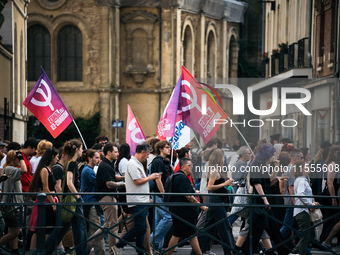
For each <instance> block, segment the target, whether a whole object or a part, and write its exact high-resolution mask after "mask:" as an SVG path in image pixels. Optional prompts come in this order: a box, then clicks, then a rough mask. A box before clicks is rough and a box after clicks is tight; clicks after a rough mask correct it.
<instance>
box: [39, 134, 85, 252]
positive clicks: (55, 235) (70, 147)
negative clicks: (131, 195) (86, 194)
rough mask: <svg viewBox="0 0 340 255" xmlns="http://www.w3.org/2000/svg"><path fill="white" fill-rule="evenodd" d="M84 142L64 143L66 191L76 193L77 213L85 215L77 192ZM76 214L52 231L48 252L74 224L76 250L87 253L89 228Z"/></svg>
mask: <svg viewBox="0 0 340 255" xmlns="http://www.w3.org/2000/svg"><path fill="white" fill-rule="evenodd" d="M82 153H83V144H82V143H81V142H80V141H79V140H77V139H73V140H70V141H67V142H65V144H64V150H63V154H64V158H65V165H64V169H65V172H66V171H67V173H66V174H65V176H64V178H66V181H65V182H66V184H65V187H64V193H75V195H74V196H75V198H76V199H77V201H76V202H77V205H76V211H75V213H76V214H80V215H81V216H83V215H84V214H83V206H82V205H81V203H83V200H82V198H81V196H80V195H79V194H77V193H79V191H80V173H79V169H78V165H77V162H76V161H77V160H78V159H79V158H80V157H81V156H82ZM81 216H78V215H74V216H73V218H72V219H71V222H68V223H65V222H63V223H62V228H61V229H59V228H56V229H54V230H53V231H52V233H51V234H50V236H49V237H48V239H47V240H46V253H47V254H50V253H52V252H53V251H54V249H55V247H57V245H58V244H59V243H60V241H61V240H62V238H63V236H64V235H65V234H66V233H67V231H68V230H69V228H70V227H71V225H72V232H73V238H74V244H75V250H76V253H77V254H87V242H86V240H87V234H86V233H87V229H86V221H85V220H84V218H83V217H81Z"/></svg>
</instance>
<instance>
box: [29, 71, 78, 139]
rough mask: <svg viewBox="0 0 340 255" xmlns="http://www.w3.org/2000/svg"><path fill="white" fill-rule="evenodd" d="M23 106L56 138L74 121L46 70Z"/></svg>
mask: <svg viewBox="0 0 340 255" xmlns="http://www.w3.org/2000/svg"><path fill="white" fill-rule="evenodd" d="M23 105H25V106H26V107H27V109H28V110H30V111H31V112H32V114H33V115H34V116H35V117H36V118H37V119H38V120H39V121H40V122H41V123H42V124H43V125H44V126H45V128H46V129H47V130H48V132H50V133H51V135H52V136H53V138H56V137H57V136H58V135H59V134H60V133H61V132H63V131H64V130H65V128H67V127H68V125H70V123H71V122H72V120H73V117H72V115H71V113H70V112H69V111H68V109H67V107H66V106H65V104H64V102H63V100H61V98H60V96H59V94H58V92H57V91H56V89H55V88H54V86H53V84H52V82H51V81H50V79H49V78H48V76H47V74H46V73H45V71H44V70H42V74H41V76H40V77H39V79H38V81H37V83H36V84H35V85H34V87H33V89H32V90H31V92H30V93H29V94H28V96H27V98H26V99H25V101H24V102H23Z"/></svg>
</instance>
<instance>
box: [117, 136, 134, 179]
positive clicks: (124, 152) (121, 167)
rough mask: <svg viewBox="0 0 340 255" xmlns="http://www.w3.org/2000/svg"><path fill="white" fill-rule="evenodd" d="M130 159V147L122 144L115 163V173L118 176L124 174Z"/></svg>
mask: <svg viewBox="0 0 340 255" xmlns="http://www.w3.org/2000/svg"><path fill="white" fill-rule="evenodd" d="M130 158H131V154H130V145H128V144H127V143H123V144H122V145H121V146H120V148H119V156H118V159H117V161H116V162H115V171H116V173H118V174H119V175H120V176H124V175H125V172H126V167H127V163H128V162H129V160H130Z"/></svg>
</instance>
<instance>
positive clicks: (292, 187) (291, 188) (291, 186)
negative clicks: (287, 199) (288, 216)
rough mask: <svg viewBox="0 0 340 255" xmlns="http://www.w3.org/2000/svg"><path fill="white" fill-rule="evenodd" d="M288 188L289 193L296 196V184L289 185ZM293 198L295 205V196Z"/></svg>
mask: <svg viewBox="0 0 340 255" xmlns="http://www.w3.org/2000/svg"><path fill="white" fill-rule="evenodd" d="M288 189H289V195H291V196H294V195H295V193H294V185H289V187H288ZM291 199H292V201H293V205H295V198H294V197H291Z"/></svg>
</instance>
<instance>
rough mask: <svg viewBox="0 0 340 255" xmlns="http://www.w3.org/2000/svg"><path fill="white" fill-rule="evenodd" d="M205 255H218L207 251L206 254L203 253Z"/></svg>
mask: <svg viewBox="0 0 340 255" xmlns="http://www.w3.org/2000/svg"><path fill="white" fill-rule="evenodd" d="M203 255H216V253H214V252H212V251H206V252H205V253H203Z"/></svg>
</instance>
